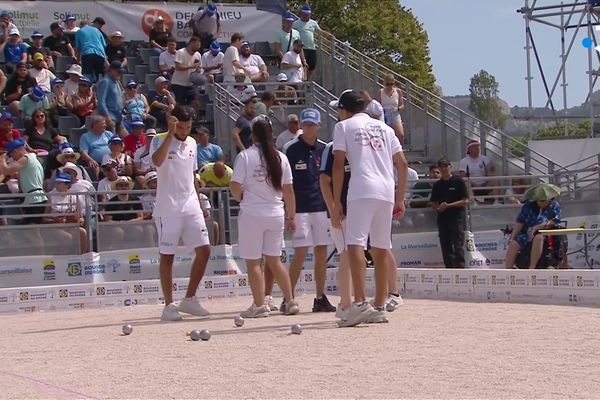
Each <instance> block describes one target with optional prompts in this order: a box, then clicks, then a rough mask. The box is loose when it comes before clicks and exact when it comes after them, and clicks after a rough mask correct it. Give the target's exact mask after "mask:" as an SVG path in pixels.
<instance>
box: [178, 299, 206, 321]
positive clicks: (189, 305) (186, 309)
mask: <svg viewBox="0 0 600 400" xmlns="http://www.w3.org/2000/svg"><path fill="white" fill-rule="evenodd" d="M178 310H179V311H180V312H182V313H186V314H191V315H195V316H197V317H206V316H208V315H209V314H210V313H209V312H208V310H207V309H206V308H204V307H202V306H201V305H200V302H199V301H198V299H197V298H196V297H195V296H194V297H190V298H185V299H183V300H181V302H180V303H179V307H178Z"/></svg>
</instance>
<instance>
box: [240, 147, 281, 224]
mask: <svg viewBox="0 0 600 400" xmlns="http://www.w3.org/2000/svg"><path fill="white" fill-rule="evenodd" d="M277 153H278V154H279V158H280V160H281V168H282V170H283V175H282V179H281V183H282V185H285V184H292V168H291V167H290V163H289V161H288V159H287V157H286V156H285V154H283V153H281V152H280V151H278V152H277ZM266 175H267V170H266V167H265V165H264V162H263V160H262V158H261V151H260V149H259V148H258V146H256V145H252V146H250V147H249V148H247V149H246V150H244V151H242V152H241V153H240V154H238V155H237V157H236V159H235V163H234V166H233V175H232V176H231V181H232V182H237V183H240V184H241V185H242V190H243V197H242V202H241V203H240V208H241V210H242V212H244V214H248V215H252V216H255V217H281V216H283V215H284V214H285V211H284V208H283V193H282V192H281V191H277V190H275V189H274V188H273V186H271V185H270V184H269V183H268V182H267V181H266V179H265V177H266Z"/></svg>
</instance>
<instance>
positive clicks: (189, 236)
mask: <svg viewBox="0 0 600 400" xmlns="http://www.w3.org/2000/svg"><path fill="white" fill-rule="evenodd" d="M155 223H156V231H157V233H158V250H159V253H160V254H165V255H172V254H175V253H176V252H177V246H178V245H179V239H183V243H184V244H185V245H186V247H188V248H190V249H196V248H198V247H202V246H210V239H209V235H208V230H207V229H206V222H205V221H204V216H203V215H202V213H201V212H200V213H198V214H194V215H185V216H169V217H158V218H155Z"/></svg>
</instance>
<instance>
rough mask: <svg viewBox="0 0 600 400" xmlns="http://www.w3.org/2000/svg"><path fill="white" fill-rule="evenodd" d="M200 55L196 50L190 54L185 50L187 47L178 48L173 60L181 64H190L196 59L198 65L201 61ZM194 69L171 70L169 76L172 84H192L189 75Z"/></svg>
mask: <svg viewBox="0 0 600 400" xmlns="http://www.w3.org/2000/svg"><path fill="white" fill-rule="evenodd" d="M201 59H202V57H201V56H200V53H198V52H197V51H196V52H195V53H194V54H190V53H189V52H188V51H187V48H185V47H184V48H183V49H179V50H177V51H176V52H175V62H177V63H180V64H182V65H192V64H194V61H195V60H198V62H197V63H196V65H197V66H198V67H200V66H201V65H202V61H201ZM193 71H194V70H193V69H188V70H186V71H178V70H175V72H173V77H172V78H171V84H172V85H180V86H192V81H190V75H191V74H192V72H193Z"/></svg>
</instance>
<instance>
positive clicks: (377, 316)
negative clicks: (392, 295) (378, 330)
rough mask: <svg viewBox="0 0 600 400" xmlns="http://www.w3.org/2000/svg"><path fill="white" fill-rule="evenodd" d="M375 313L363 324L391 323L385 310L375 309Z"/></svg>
mask: <svg viewBox="0 0 600 400" xmlns="http://www.w3.org/2000/svg"><path fill="white" fill-rule="evenodd" d="M374 310H375V313H373V314H371V315H370V316H369V317H368V318H366V319H365V320H364V321H363V322H364V323H365V324H382V323H386V322H389V321H388V319H387V317H386V316H385V309H384V308H383V307H381V308H375V309H374Z"/></svg>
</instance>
